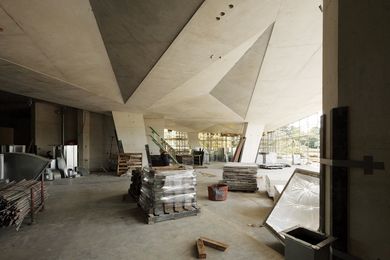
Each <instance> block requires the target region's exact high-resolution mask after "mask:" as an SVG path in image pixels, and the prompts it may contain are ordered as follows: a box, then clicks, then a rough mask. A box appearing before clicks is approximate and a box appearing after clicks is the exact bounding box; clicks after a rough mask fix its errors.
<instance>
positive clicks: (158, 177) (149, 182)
mask: <svg viewBox="0 0 390 260" xmlns="http://www.w3.org/2000/svg"><path fill="white" fill-rule="evenodd" d="M139 205H140V206H141V208H142V209H143V211H144V212H145V213H146V214H148V215H149V222H150V218H151V217H153V216H155V217H160V218H159V219H156V218H155V219H154V222H157V221H162V220H166V219H164V218H163V217H164V216H165V217H166V218H167V219H174V218H177V217H180V213H182V212H192V211H193V212H194V213H197V212H198V208H197V205H196V176H195V173H194V170H193V169H185V170H156V169H153V168H151V169H148V168H144V170H143V180H142V188H141V196H140V198H139ZM175 214H176V216H175V217H174V216H169V218H168V216H166V215H175ZM182 215H183V214H182ZM186 215H191V214H186ZM186 215H185V214H184V215H183V216H186ZM193 215H196V214H193Z"/></svg>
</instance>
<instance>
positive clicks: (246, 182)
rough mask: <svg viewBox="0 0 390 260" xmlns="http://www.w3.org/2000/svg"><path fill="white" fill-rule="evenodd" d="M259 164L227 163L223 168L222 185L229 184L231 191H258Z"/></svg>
mask: <svg viewBox="0 0 390 260" xmlns="http://www.w3.org/2000/svg"><path fill="white" fill-rule="evenodd" d="M257 169H258V166H257V164H254V163H235V162H232V163H227V164H225V166H224V167H223V180H222V183H224V184H227V185H228V187H229V190H230V191H248V192H255V191H257Z"/></svg>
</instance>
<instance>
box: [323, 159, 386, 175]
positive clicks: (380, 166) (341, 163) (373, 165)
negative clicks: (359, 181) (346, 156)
mask: <svg viewBox="0 0 390 260" xmlns="http://www.w3.org/2000/svg"><path fill="white" fill-rule="evenodd" d="M320 164H324V165H328V166H334V167H345V168H363V169H364V174H365V175H372V174H374V170H384V169H385V164H384V163H383V162H374V158H373V157H372V156H369V155H365V156H363V161H353V160H332V159H326V158H321V159H320Z"/></svg>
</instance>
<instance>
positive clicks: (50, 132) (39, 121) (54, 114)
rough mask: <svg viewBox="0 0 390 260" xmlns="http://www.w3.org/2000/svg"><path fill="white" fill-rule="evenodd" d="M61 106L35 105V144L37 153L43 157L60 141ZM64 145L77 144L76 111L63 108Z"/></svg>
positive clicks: (44, 103) (39, 103)
mask: <svg viewBox="0 0 390 260" xmlns="http://www.w3.org/2000/svg"><path fill="white" fill-rule="evenodd" d="M61 109H62V106H60V105H57V104H52V103H46V102H36V103H35V144H36V146H37V153H38V154H39V155H43V156H45V155H46V153H47V152H48V151H52V146H53V145H60V144H61V139H62V129H61V128H62V117H61ZM63 111H64V143H65V144H71V143H74V144H77V135H78V133H77V109H75V108H70V107H65V109H64V110H63Z"/></svg>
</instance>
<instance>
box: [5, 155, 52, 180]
mask: <svg viewBox="0 0 390 260" xmlns="http://www.w3.org/2000/svg"><path fill="white" fill-rule="evenodd" d="M49 164H50V160H49V159H46V158H44V157H41V156H38V155H35V154H30V153H6V154H4V173H5V174H4V178H5V179H9V180H10V181H14V180H15V181H20V180H23V179H27V180H32V179H37V178H38V177H39V176H40V175H41V173H42V172H43V171H44V170H45V168H46V167H47V166H48V165H49Z"/></svg>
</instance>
